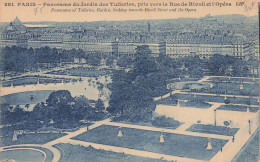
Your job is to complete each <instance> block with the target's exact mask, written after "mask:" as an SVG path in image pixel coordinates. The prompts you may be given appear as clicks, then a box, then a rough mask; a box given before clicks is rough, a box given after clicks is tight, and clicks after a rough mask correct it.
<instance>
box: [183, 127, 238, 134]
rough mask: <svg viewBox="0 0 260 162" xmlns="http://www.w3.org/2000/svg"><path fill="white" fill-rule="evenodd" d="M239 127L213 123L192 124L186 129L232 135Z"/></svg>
mask: <svg viewBox="0 0 260 162" xmlns="http://www.w3.org/2000/svg"><path fill="white" fill-rule="evenodd" d="M238 130H239V128H228V127H223V126H215V125H204V124H193V125H192V126H191V127H189V128H188V129H187V131H190V132H199V133H208V134H218V135H225V136H233V135H235V134H236V133H237V131H238Z"/></svg>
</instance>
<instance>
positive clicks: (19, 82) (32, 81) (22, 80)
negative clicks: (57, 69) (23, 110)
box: [2, 75, 80, 87]
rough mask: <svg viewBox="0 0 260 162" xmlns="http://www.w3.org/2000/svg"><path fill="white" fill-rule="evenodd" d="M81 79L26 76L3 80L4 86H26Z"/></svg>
mask: <svg viewBox="0 0 260 162" xmlns="http://www.w3.org/2000/svg"><path fill="white" fill-rule="evenodd" d="M77 81H80V80H79V79H71V78H66V79H65V78H62V77H60V78H51V77H45V76H37V75H35V76H24V77H18V78H13V79H11V80H4V81H2V86H3V87H11V86H26V85H36V84H38V83H39V84H50V83H54V84H57V83H62V82H64V83H69V82H77Z"/></svg>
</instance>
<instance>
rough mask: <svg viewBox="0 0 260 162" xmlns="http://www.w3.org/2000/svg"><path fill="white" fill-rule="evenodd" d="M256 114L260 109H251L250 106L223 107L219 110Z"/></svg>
mask: <svg viewBox="0 0 260 162" xmlns="http://www.w3.org/2000/svg"><path fill="white" fill-rule="evenodd" d="M248 108H249V111H250V112H253V113H256V112H257V111H258V110H259V108H258V107H250V106H239V105H222V106H220V107H219V108H217V110H227V111H241V112H246V111H248Z"/></svg>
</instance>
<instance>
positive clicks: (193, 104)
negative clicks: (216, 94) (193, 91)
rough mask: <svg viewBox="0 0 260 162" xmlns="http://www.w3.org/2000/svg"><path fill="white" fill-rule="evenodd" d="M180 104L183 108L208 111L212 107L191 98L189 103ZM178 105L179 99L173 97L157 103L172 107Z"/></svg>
mask: <svg viewBox="0 0 260 162" xmlns="http://www.w3.org/2000/svg"><path fill="white" fill-rule="evenodd" d="M179 102H180V106H181V107H191V108H201V109H207V108H210V107H211V106H212V104H209V103H207V102H205V101H203V100H202V99H197V98H189V100H188V101H179ZM177 103H178V100H177V98H176V97H172V96H170V97H167V98H164V99H161V100H159V101H157V104H163V105H171V106H177Z"/></svg>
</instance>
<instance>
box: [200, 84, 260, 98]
mask: <svg viewBox="0 0 260 162" xmlns="http://www.w3.org/2000/svg"><path fill="white" fill-rule="evenodd" d="M240 85H241V84H240V83H215V86H214V87H212V88H210V89H201V90H199V91H197V92H198V93H214V94H216V93H218V94H225V92H226V94H229V95H244V96H258V95H259V92H258V89H259V86H258V84H246V83H244V84H243V89H242V90H240Z"/></svg>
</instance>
